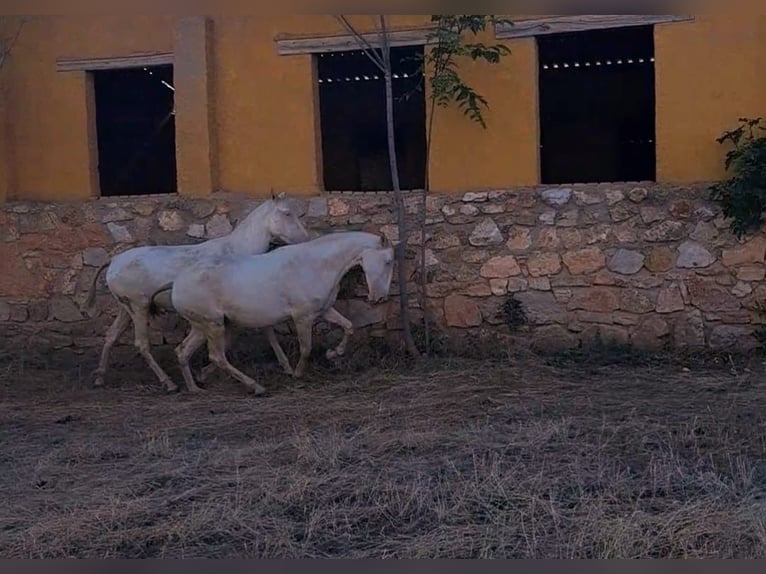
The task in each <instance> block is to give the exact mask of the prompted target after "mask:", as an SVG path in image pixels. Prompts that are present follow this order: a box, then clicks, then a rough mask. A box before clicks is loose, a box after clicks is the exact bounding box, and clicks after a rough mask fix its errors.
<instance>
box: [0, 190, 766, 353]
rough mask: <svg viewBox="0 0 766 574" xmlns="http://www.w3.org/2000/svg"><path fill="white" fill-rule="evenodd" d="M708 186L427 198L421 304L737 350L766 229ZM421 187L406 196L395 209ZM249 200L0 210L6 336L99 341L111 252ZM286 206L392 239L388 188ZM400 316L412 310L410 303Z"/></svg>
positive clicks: (1, 319) (414, 202) (190, 226)
mask: <svg viewBox="0 0 766 574" xmlns="http://www.w3.org/2000/svg"><path fill="white" fill-rule="evenodd" d="M707 195H708V194H707V191H706V186H703V185H700V186H698V187H696V188H679V187H673V186H666V185H654V184H652V185H646V186H636V185H635V184H633V185H627V184H626V185H614V184H609V185H582V186H571V187H554V188H550V187H540V188H529V189H514V190H496V191H482V192H469V193H465V194H463V195H458V196H444V195H433V196H429V197H428V198H427V230H428V233H427V268H428V280H429V284H428V310H429V313H430V315H431V317H432V319H433V321H435V325H436V326H437V328H438V329H439V330H440V331H441V332H442V333H443V334H445V335H448V336H454V335H456V334H459V333H461V332H464V333H467V332H472V331H474V330H482V331H495V332H498V333H506V334H508V333H509V327H508V325H507V323H506V318H505V316H504V315H503V305H504V303H505V302H506V300H507V299H508V297H509V296H512V297H514V298H515V299H516V300H517V301H519V302H520V303H521V305H522V306H523V308H524V310H525V311H526V314H527V317H528V319H529V327H528V328H527V329H526V330H525V331H523V333H526V334H525V335H524V337H523V340H525V341H528V342H529V343H531V345H532V346H533V347H536V348H539V349H541V350H552V349H559V348H562V347H564V348H569V347H577V346H580V345H583V344H588V343H589V342H591V341H593V340H595V339H596V338H600V339H602V340H605V341H613V342H618V343H627V342H632V343H633V344H635V345H637V346H639V347H642V348H657V347H660V346H663V345H666V344H667V345H670V346H675V347H705V346H707V347H709V348H714V349H724V348H738V349H747V348H751V347H752V346H753V345H754V344H755V338H754V337H752V331H753V329H754V328H755V327H756V325H758V324H759V323H761V322H763V317H761V316H760V315H759V313H758V312H757V309H756V307H757V304H758V303H759V302H760V301H764V300H766V282H764V276H765V275H766V266H765V257H766V235H764V234H763V233H761V234H758V235H756V236H750V237H747V238H745V239H743V240H742V241H737V240H736V239H735V238H734V237H733V236H732V235H731V233H730V232H729V231H728V222H727V221H725V220H724V219H723V217H722V216H721V215H720V212H719V210H718V208H717V207H716V206H715V205H714V204H712V203H710V202H709V201H708V200H707ZM421 199H422V197H421V196H420V195H419V194H415V193H411V194H407V196H406V207H407V213H408V217H409V218H411V219H414V218H415V214H416V213H417V209H418V205H419V202H420V200H421ZM257 203H258V202H257V201H254V200H250V199H245V198H241V197H236V196H231V195H226V194H222V195H215V196H212V197H211V198H208V199H185V198H178V197H162V196H154V197H145V198H131V199H119V200H107V199H102V200H98V201H92V202H87V203H77V204H75V203H71V204H31V203H12V204H7V205H4V206H2V207H0V261H2V262H3V263H2V265H3V270H2V273H1V274H0V331H2V333H3V335H5V338H4V339H3V340H4V345H5V346H6V347H8V346H10V345H12V344H16V345H35V346H37V347H41V348H47V347H51V348H61V347H68V346H74V347H82V348H85V347H91V346H94V345H100V344H101V337H102V335H103V333H104V332H105V330H106V327H107V325H108V323H109V322H110V321H111V318H112V317H113V313H114V307H115V304H114V302H113V301H112V299H111V297H110V296H109V295H108V293H106V292H105V290H103V288H102V290H101V293H100V295H99V301H98V309H99V314H98V315H97V316H96V317H94V318H83V317H82V315H81V314H80V312H79V311H78V307H77V303H78V302H79V300H80V299H81V297H82V296H83V294H84V291H85V290H86V289H87V286H88V285H89V282H90V280H91V278H92V276H93V273H95V271H96V268H97V267H98V266H100V265H101V264H102V263H103V262H105V261H106V260H107V259H108V257H109V256H110V254H113V253H115V252H118V251H122V250H124V249H126V248H127V247H130V246H133V245H143V244H174V243H192V242H197V241H201V240H203V239H206V238H212V237H218V236H221V235H224V234H226V233H228V232H229V231H230V230H231V229H232V225H233V224H235V223H236V221H237V220H238V219H239V218H241V217H242V216H243V214H245V213H246V212H247V211H249V210H250V209H252V208H253V207H255V206H256V205H257ZM296 203H297V204H298V205H299V206H300V209H301V210H302V212H303V214H304V217H305V222H306V224H307V226H308V227H309V228H310V229H313V230H316V231H318V232H326V231H329V230H333V229H335V230H342V229H364V230H368V231H372V230H380V231H382V232H383V233H385V234H387V235H388V236H389V237H391V238H392V239H394V238H396V236H397V229H396V226H395V225H394V215H393V208H392V197H391V196H390V195H389V194H337V195H336V194H333V195H327V196H322V197H314V198H310V199H305V200H297V199H296ZM418 244H419V237H412V238H411V239H410V249H409V250H408V252H409V256H410V260H408V263H407V265H408V274H409V276H410V277H411V285H410V290H411V292H412V293H413V295H414V294H415V293H416V292H417V286H416V282H417V272H418V266H417V263H416V260H415V258H414V256H415V253H416V249H417V245H418ZM102 281H103V279H102ZM102 285H103V283H102ZM357 289H358V287H357ZM393 292H394V293H396V286H395V285H394V290H393ZM352 293H353V289H352ZM363 294H364V290H363V289H362V290H361V291H358V295H363ZM412 299H413V301H412V304H413V305H414V306H416V305H417V297H415V296H413V298H412ZM338 308H339V309H340V310H341V311H342V312H345V313H348V314H349V315H350V316H351V318H352V319H353V320H354V322H355V323H356V325H357V326H358V327H367V326H369V327H371V328H372V329H377V330H378V331H381V329H383V328H384V327H385V328H388V329H389V330H392V329H397V328H399V327H400V325H399V322H398V317H397V310H398V309H397V303H396V301H392V302H390V303H388V304H387V306H386V305H384V306H383V307H377V308H370V307H368V306H367V304H366V303H365V302H364V301H363V300H362V299H361V298H360V299H356V300H353V299H352V300H343V301H339V303H338ZM413 315H414V316H415V317H416V318H418V317H420V316H422V315H421V312H420V309H418V308H415V309H414V310H413ZM161 323H162V325H161V327H162V329H164V331H163V332H160V331H156V330H155V332H154V333H153V337H154V342H155V343H159V342H162V340H163V337H164V339H165V341H166V342H169V343H175V342H176V341H178V340H179V338H180V337H182V336H183V331H184V328H185V327H184V326H183V324H177V319H176V318H175V317H172V316H166V317H165V318H163V319H161ZM127 340H129V337H128V338H127V339H126V341H127Z"/></svg>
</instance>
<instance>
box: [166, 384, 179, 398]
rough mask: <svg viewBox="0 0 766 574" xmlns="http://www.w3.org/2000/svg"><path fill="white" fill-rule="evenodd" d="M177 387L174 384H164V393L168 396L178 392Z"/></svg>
mask: <svg viewBox="0 0 766 574" xmlns="http://www.w3.org/2000/svg"><path fill="white" fill-rule="evenodd" d="M178 390H179V389H178V385H177V384H175V383H165V392H166V393H167V394H169V395H172V394H173V393H177V392H178Z"/></svg>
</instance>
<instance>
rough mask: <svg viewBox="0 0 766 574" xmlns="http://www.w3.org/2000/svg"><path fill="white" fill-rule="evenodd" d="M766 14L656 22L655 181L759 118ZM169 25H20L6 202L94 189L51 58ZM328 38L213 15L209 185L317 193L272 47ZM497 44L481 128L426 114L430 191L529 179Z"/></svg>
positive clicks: (477, 83)
mask: <svg viewBox="0 0 766 574" xmlns="http://www.w3.org/2000/svg"><path fill="white" fill-rule="evenodd" d="M765 18H766V17H764V16H752V15H749V16H744V15H743V16H732V15H720V16H719V15H716V16H712V15H711V16H699V17H698V18H697V20H696V21H695V22H692V23H677V24H665V25H660V26H657V28H656V32H655V38H656V52H657V62H656V66H657V142H658V143H657V145H658V149H657V154H658V177H659V179H660V180H661V181H678V182H689V181H699V180H706V179H711V178H716V177H720V176H721V175H722V174H723V167H722V158H723V153H724V150H723V149H722V148H721V146H719V145H718V144H717V143H716V142H715V138H716V137H717V136H718V135H720V133H721V132H722V131H723V130H724V129H727V128H730V127H733V126H734V125H735V124H736V120H737V118H738V117H740V116H742V115H755V114H758V113H761V114H763V113H764V112H766V109H764V108H766V78H764V76H763V74H762V70H763V69H764V64H766V55H764V54H766V22H765V21H764V19H765ZM427 19H428V17H427V16H392V17H390V23H391V26H392V27H393V28H401V27H411V26H418V25H421V24H424V23H426V22H427ZM352 21H353V23H354V24H355V25H356V26H357V27H359V28H360V29H362V30H371V29H372V26H373V20H372V18H371V17H369V16H360V17H354V18H353V19H352ZM2 24H3V27H4V29H7V26H10V25H12V24H13V21H12V20H9V19H6V18H4V19H2ZM174 25H175V19H174V18H171V17H150V16H143V17H142V16H131V17H125V16H121V17H105V16H100V17H33V18H29V19H28V22H27V23H26V24H25V26H24V28H23V31H22V34H21V36H20V38H19V41H18V43H17V45H16V46H15V48H14V51H13V54H12V56H11V58H10V59H9V60H8V62H7V64H6V67H7V69H5V70H4V72H3V73H4V76H5V82H6V83H7V86H6V87H7V97H6V102H5V103H6V110H7V114H8V118H9V130H8V138H7V141H6V146H5V148H6V153H5V154H4V156H5V157H6V159H7V162H6V163H7V165H8V169H6V170H5V172H6V173H5V175H3V171H2V169H1V168H0V183H1V182H2V181H4V180H7V181H8V182H9V184H8V185H9V188H10V190H11V193H10V194H9V197H16V198H19V199H22V198H23V199H45V200H51V199H78V198H85V197H89V196H91V195H93V194H95V193H97V181H96V180H95V179H94V178H93V177H92V174H93V170H94V169H95V165H92V164H93V161H94V155H93V154H92V153H91V151H90V150H91V148H90V147H89V146H90V141H89V140H90V138H89V134H88V130H89V125H91V124H90V123H89V121H90V119H92V118H89V113H91V114H92V110H91V111H90V112H89V110H88V105H87V104H88V98H87V91H88V82H87V77H86V74H85V73H84V72H66V73H62V72H57V71H56V66H55V62H56V59H57V58H59V57H78V58H86V57H112V56H125V55H129V54H132V53H136V52H171V51H173V37H174ZM332 32H342V28H341V27H340V26H339V25H338V23H337V22H335V21H334V19H333V18H332V17H331V16H321V15H319V16H281V17H278V16H273V17H269V18H264V17H231V18H225V17H216V18H215V19H214V26H213V66H212V69H213V70H214V77H213V86H214V87H213V91H212V98H211V103H210V105H211V106H212V110H213V111H212V116H213V119H212V129H213V130H214V131H215V134H214V135H215V137H214V141H215V142H217V143H216V145H217V151H216V154H217V155H216V157H217V160H218V177H217V181H218V183H219V186H220V188H221V189H224V190H229V191H239V192H244V193H249V194H253V195H264V194H268V193H269V192H270V190H271V189H275V190H277V189H278V190H284V191H288V192H290V193H295V194H314V193H317V192H318V191H319V190H320V189H321V169H320V166H321V155H320V154H321V150H320V146H319V143H318V118H317V116H318V114H317V101H316V93H315V91H316V83H315V75H314V69H313V62H312V58H311V57H310V56H307V55H298V56H279V55H278V53H277V49H276V45H275V42H274V38H275V36H277V35H278V34H301V35H308V34H321V33H332ZM486 41H490V42H494V40H493V39H491V38H487V39H486ZM507 45H508V46H509V47H510V48H511V51H512V54H511V55H510V56H509V57H507V58H506V59H505V60H504V63H503V64H501V65H500V66H490V65H487V64H472V65H466V66H464V69H463V74H464V77H465V78H466V80H468V81H469V82H470V83H471V84H472V85H473V86H474V87H475V88H476V89H477V90H478V91H479V92H480V93H481V94H483V95H484V96H485V97H486V98H487V100H488V101H489V103H490V109H489V111H487V112H486V118H487V122H488V128H487V129H486V130H483V129H481V128H480V127H479V126H477V125H475V124H473V123H472V122H470V121H469V120H468V119H466V118H465V117H463V115H462V114H461V113H460V112H459V111H457V110H456V109H452V108H448V109H442V108H440V109H438V110H437V114H436V122H435V131H434V142H433V148H432V161H431V171H430V175H431V186H432V189H433V190H434V191H453V190H459V189H472V188H487V187H511V186H518V185H531V184H535V183H537V182H538V179H539V176H538V173H539V157H538V114H537V110H538V102H537V71H536V43H535V40H534V39H531V38H528V39H520V40H514V41H510V42H508V44H507ZM178 97H181V94H178ZM185 145H194V144H193V143H192V144H188V142H187V143H186V144H185ZM2 150H3V146H2V144H0V152H2ZM0 165H2V162H0ZM0 187H2V185H0ZM1 198H2V196H0V200H1Z"/></svg>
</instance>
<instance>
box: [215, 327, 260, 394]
mask: <svg viewBox="0 0 766 574" xmlns="http://www.w3.org/2000/svg"><path fill="white" fill-rule="evenodd" d="M207 349H208V354H209V355H210V360H211V361H212V362H213V364H215V365H216V366H218V368H219V369H221V370H224V371H226V372H227V373H229V375H231V376H232V377H234V378H235V379H237V380H238V381H240V382H241V383H242V384H243V385H245V386H246V387H247V390H248V391H250V392H251V393H253V394H254V395H256V396H257V395H262V394H264V393H265V392H266V389H265V388H263V387H262V386H261V385H259V384H258V383H256V382H255V380H254V379H252V378H250V377H248V376H247V375H246V374H245V373H243V372H242V371H240V370H239V369H237V368H236V367H234V365H232V364H231V363H230V362H229V360H228V359H227V358H226V328H225V327H224V326H223V325H216V326H215V327H213V328H212V329H210V330H209V331H208V336H207Z"/></svg>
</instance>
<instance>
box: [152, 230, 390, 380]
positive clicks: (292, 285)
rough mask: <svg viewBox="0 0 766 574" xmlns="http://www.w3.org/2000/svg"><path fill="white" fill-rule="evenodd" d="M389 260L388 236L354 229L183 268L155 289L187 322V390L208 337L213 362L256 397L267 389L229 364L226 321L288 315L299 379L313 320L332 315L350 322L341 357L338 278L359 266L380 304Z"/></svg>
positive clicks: (263, 322) (266, 322) (182, 358)
mask: <svg viewBox="0 0 766 574" xmlns="http://www.w3.org/2000/svg"><path fill="white" fill-rule="evenodd" d="M393 261H394V249H393V247H392V246H391V245H390V244H388V241H387V240H386V239H385V237H382V236H380V235H375V234H372V233H364V232H357V231H354V232H345V233H331V234H328V235H324V236H322V237H319V238H317V239H313V240H311V241H309V242H306V243H301V244H300V245H288V246H286V247H282V248H280V249H277V250H275V251H272V252H270V253H266V254H264V255H255V256H245V257H221V258H218V259H216V260H213V259H207V260H205V261H201V262H199V263H198V264H196V265H195V266H194V267H192V268H190V269H188V270H186V271H184V272H183V273H181V274H180V275H178V276H176V277H175V279H174V281H173V282H172V284H170V285H167V286H165V287H164V288H163V289H159V290H158V291H157V293H161V292H163V291H168V290H169V291H170V292H171V301H172V304H173V308H174V309H175V310H176V312H177V313H179V314H180V315H181V316H182V317H184V318H185V319H186V320H187V321H189V323H190V324H191V331H190V332H189V334H188V336H187V337H186V339H185V340H184V341H183V342H182V343H181V344H180V345H179V346H178V347H177V348H176V355H177V356H178V360H179V363H180V364H181V369H182V372H183V376H184V380H185V382H186V386H187V388H188V389H189V391H191V392H199V391H200V390H201V389H200V388H199V387H198V386H197V384H196V382H195V381H194V377H193V376H192V373H191V369H190V368H189V360H190V359H191V357H192V355H193V354H194V353H195V351H197V349H199V348H200V347H201V346H202V344H203V343H205V342H207V349H208V356H209V357H210V360H211V361H212V362H213V364H215V365H216V366H218V367H219V368H221V369H222V370H224V371H226V372H227V373H229V374H230V375H231V376H232V377H234V378H235V379H237V380H239V381H240V382H242V383H243V384H244V385H245V386H246V387H247V388H248V389H249V390H250V391H251V392H253V393H254V394H256V395H260V394H263V393H264V392H265V389H264V388H263V387H262V386H261V385H259V384H258V383H256V382H255V381H254V380H253V379H252V378H250V377H249V376H247V375H246V374H244V373H243V372H241V371H240V370H238V369H236V368H235V367H234V366H233V365H231V363H229V361H228V359H227V357H226V326H227V324H228V323H231V324H234V325H237V326H239V327H244V328H253V329H258V328H269V327H272V326H273V325H277V324H279V323H281V322H282V321H285V320H287V319H292V321H293V323H294V324H295V329H296V332H297V335H298V341H299V343H300V360H299V362H298V365H297V366H296V367H295V371H294V373H295V376H296V377H300V376H301V375H302V374H303V371H304V369H305V368H306V363H307V361H308V357H309V354H310V352H311V334H312V328H313V325H314V322H315V321H316V319H318V318H319V317H325V318H327V316H328V313H331V314H333V315H337V316H338V317H339V318H340V319H342V320H343V321H345V322H346V323H347V326H346V327H344V331H345V332H344V337H343V341H342V342H341V344H340V345H339V347H338V351H339V353H340V354H342V352H343V350H344V349H345V345H346V342H347V341H348V337H349V335H350V334H352V333H353V329H352V327H351V322H350V321H348V320H347V319H345V317H342V316H341V315H340V314H339V313H338V312H337V311H335V310H334V309H332V305H333V304H334V303H335V300H336V297H337V296H338V290H339V288H340V281H341V279H342V278H343V276H344V275H345V274H346V273H347V272H348V271H349V270H350V269H351V268H352V267H354V266H356V265H361V266H362V269H363V270H364V273H365V278H366V279H367V288H368V291H369V295H368V299H369V300H370V301H371V302H378V301H380V300H382V299H385V298H386V297H388V293H389V290H390V287H391V275H392V270H393ZM336 319H337V317H336ZM333 322H338V324H341V323H340V321H333Z"/></svg>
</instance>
